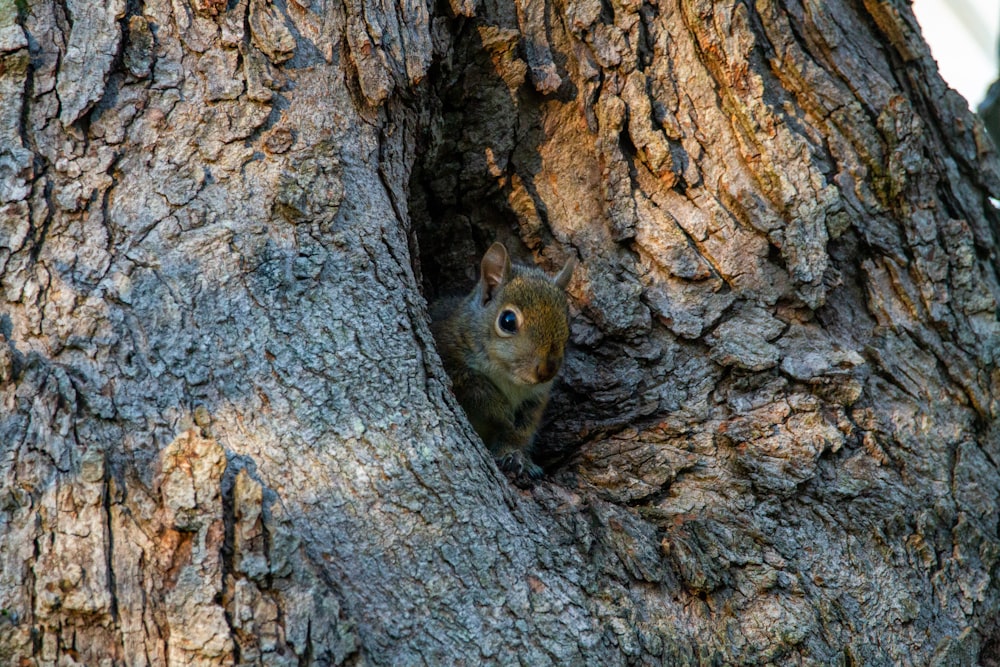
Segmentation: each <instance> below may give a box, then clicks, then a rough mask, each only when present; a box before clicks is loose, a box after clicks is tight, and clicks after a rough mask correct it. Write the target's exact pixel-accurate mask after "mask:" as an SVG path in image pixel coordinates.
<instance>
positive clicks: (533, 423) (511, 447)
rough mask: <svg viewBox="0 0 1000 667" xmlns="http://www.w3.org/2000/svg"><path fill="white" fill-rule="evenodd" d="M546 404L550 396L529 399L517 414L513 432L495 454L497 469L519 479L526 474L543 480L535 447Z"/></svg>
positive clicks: (512, 420) (516, 411)
mask: <svg viewBox="0 0 1000 667" xmlns="http://www.w3.org/2000/svg"><path fill="white" fill-rule="evenodd" d="M546 403H548V396H539V397H535V398H529V399H527V400H525V401H524V402H523V403H521V405H519V406H518V407H517V408H516V409H515V410H514V411H513V415H512V418H511V419H510V422H509V423H510V430H509V431H508V432H507V434H506V437H505V438H503V439H502V442H501V443H500V446H499V447H498V448H497V449H495V450H493V456H494V458H496V459H497V465H499V466H500V468H501V469H502V470H505V471H507V472H511V473H513V474H515V475H518V476H520V475H522V474H525V475H527V476H528V477H530V478H531V479H540V478H541V477H542V475H543V474H544V471H543V470H542V468H541V466H539V465H538V464H536V463H535V462H534V461H532V460H531V445H532V443H533V442H534V439H535V432H536V431H537V430H538V425H539V423H540V422H541V421H542V413H543V412H545V404H546Z"/></svg>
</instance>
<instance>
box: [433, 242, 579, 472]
mask: <svg viewBox="0 0 1000 667" xmlns="http://www.w3.org/2000/svg"><path fill="white" fill-rule="evenodd" d="M575 266H576V260H575V259H570V260H569V261H567V262H566V265H565V266H564V267H563V269H562V270H561V271H560V272H559V275H557V276H556V277H555V278H554V279H553V278H550V277H549V276H548V275H546V274H545V273H544V272H543V271H541V270H540V269H537V268H535V267H528V266H519V265H516V264H513V265H512V264H511V261H510V257H509V256H508V254H507V248H505V247H504V246H503V244H502V243H494V244H493V245H492V246H490V248H489V250H487V251H486V254H485V255H483V260H482V263H481V265H480V269H481V270H480V276H479V283H478V284H477V285H476V287H475V288H474V289H473V290H472V292H471V293H470V294H469V295H468V296H466V297H464V298H463V297H459V298H457V299H455V298H453V299H444V300H442V301H439V302H436V303H435V304H434V306H433V307H432V308H431V313H432V316H435V317H434V320H435V321H434V322H433V323H432V324H431V331H432V332H433V333H434V339H435V341H436V342H437V348H438V353H439V354H440V355H441V361H443V362H444V368H445V370H446V371H448V375H450V376H451V382H452V386H453V387H454V390H455V396H456V397H457V398H458V402H459V403H460V404H461V405H462V407H463V408H464V409H465V413H466V415H468V417H469V422H470V423H471V424H472V426H473V428H475V429H476V432H477V433H479V436H480V437H481V438H482V439H483V442H484V443H485V444H486V446H487V447H488V448H489V450H490V452H491V453H492V454H493V456H494V458H495V459H496V460H497V464H498V465H499V466H500V468H501V469H502V470H504V471H507V472H510V473H513V474H514V475H515V476H518V477H520V476H521V475H523V474H526V475H528V477H530V478H532V479H538V478H539V477H541V476H542V469H541V467H540V466H538V465H536V464H535V463H533V462H532V461H531V456H530V452H529V449H530V447H531V444H532V440H533V439H534V437H535V431H536V430H537V429H538V425H539V422H540V421H541V419H542V412H543V411H544V410H545V405H546V404H547V403H548V400H549V392H550V391H551V390H552V383H553V380H554V379H555V377H556V373H558V372H559V368H560V367H561V366H562V361H563V352H564V350H565V347H566V340H567V339H568V338H569V310H568V308H567V306H566V292H565V289H566V285H567V284H568V283H569V280H570V278H571V277H572V275H573V269H574V268H575Z"/></svg>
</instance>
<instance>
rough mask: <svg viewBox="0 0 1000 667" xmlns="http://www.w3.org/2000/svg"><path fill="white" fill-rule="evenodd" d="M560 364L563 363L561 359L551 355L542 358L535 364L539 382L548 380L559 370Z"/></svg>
mask: <svg viewBox="0 0 1000 667" xmlns="http://www.w3.org/2000/svg"><path fill="white" fill-rule="evenodd" d="M560 365H562V360H561V359H553V358H551V357H545V358H543V359H540V360H539V361H538V365H537V366H535V377H537V378H538V381H539V382H548V381H549V380H551V379H552V378H554V377H555V376H556V373H558V372H559V366H560Z"/></svg>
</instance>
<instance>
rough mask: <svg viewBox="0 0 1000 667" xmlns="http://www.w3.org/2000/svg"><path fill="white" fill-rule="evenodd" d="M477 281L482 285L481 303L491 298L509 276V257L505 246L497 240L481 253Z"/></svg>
mask: <svg viewBox="0 0 1000 667" xmlns="http://www.w3.org/2000/svg"><path fill="white" fill-rule="evenodd" d="M480 268H481V271H482V273H481V274H480V277H479V282H480V284H481V285H482V286H483V303H486V302H487V301H489V300H490V299H492V298H493V297H494V296H495V295H496V292H497V289H498V288H499V287H500V286H501V285H503V284H504V283H505V282H507V279H508V278H509V277H510V257H509V256H508V255H507V248H505V247H504V245H503V244H502V243H500V242H499V241H498V242H496V243H494V244H493V245H491V246H490V249H489V250H487V251H486V254H485V255H483V262H482V264H481V265H480Z"/></svg>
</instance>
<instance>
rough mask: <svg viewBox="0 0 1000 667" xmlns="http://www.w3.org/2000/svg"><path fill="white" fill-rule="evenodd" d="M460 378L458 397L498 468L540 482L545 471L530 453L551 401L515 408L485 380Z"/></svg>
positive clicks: (532, 401) (538, 400) (534, 401)
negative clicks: (543, 414) (533, 460)
mask: <svg viewBox="0 0 1000 667" xmlns="http://www.w3.org/2000/svg"><path fill="white" fill-rule="evenodd" d="M464 380H466V378H465V377H461V375H460V377H459V379H458V381H456V382H455V385H456V386H455V389H456V391H455V394H456V396H457V397H458V400H459V403H461V405H462V408H463V409H464V410H465V413H466V415H467V416H468V418H469V421H470V422H471V423H472V426H473V428H475V429H476V432H477V433H478V434H479V436H480V437H481V438H482V439H483V443H484V444H485V445H486V447H487V448H488V449H489V450H490V453H491V454H492V455H493V458H494V459H496V461H497V465H498V466H499V467H500V468H501V469H502V470H504V471H506V472H511V473H514V474H515V475H521V474H526V475H528V476H529V477H531V478H532V479H538V478H540V477H541V476H542V474H543V471H542V469H541V467H540V466H537V465H535V464H534V463H533V462H532V461H531V458H530V456H529V455H528V449H529V448H530V446H531V442H532V440H533V439H534V436H535V430H536V429H537V428H538V424H539V422H540V421H541V418H542V413H543V411H544V410H545V404H546V403H547V402H548V401H547V397H541V398H533V399H528V400H526V401H524V402H522V403H521V405H520V406H519V407H518V408H516V409H515V408H512V407H511V405H510V404H509V403H508V402H507V401H506V399H505V397H504V396H503V394H501V392H500V390H499V389H497V388H496V387H495V386H494V385H493V384H492V383H491V382H489V381H488V380H486V379H485V378H471V377H470V378H468V381H467V382H466V381H464Z"/></svg>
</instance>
